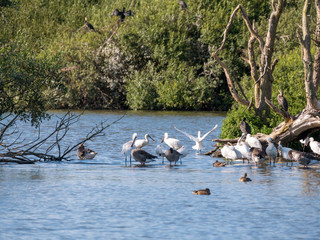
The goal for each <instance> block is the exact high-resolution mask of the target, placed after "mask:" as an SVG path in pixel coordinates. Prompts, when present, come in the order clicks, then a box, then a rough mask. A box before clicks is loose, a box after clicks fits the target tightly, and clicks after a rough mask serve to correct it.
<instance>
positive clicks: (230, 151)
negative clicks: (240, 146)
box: [221, 144, 242, 160]
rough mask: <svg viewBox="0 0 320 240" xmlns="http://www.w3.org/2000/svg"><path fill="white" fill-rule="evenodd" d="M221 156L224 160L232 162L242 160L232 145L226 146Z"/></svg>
mask: <svg viewBox="0 0 320 240" xmlns="http://www.w3.org/2000/svg"><path fill="white" fill-rule="evenodd" d="M221 154H222V156H223V157H224V158H226V159H231V160H236V159H239V158H241V156H242V155H241V153H240V152H239V151H238V150H237V149H235V147H234V146H231V145H228V144H226V145H224V146H223V148H222V149H221Z"/></svg>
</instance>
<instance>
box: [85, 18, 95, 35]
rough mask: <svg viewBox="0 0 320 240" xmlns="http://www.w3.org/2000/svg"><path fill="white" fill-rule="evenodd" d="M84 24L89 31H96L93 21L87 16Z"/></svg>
mask: <svg viewBox="0 0 320 240" xmlns="http://www.w3.org/2000/svg"><path fill="white" fill-rule="evenodd" d="M84 24H85V25H86V27H87V29H88V31H94V32H95V31H96V30H95V29H94V27H93V26H92V24H91V23H89V22H88V19H87V17H85V18H84Z"/></svg>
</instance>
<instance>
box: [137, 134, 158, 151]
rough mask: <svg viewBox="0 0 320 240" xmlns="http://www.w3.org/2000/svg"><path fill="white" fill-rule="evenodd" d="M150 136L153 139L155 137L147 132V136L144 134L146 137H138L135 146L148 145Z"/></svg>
mask: <svg viewBox="0 0 320 240" xmlns="http://www.w3.org/2000/svg"><path fill="white" fill-rule="evenodd" d="M149 138H150V139H151V140H152V141H154V140H153V138H152V137H151V136H150V135H149V134H148V133H147V134H146V135H145V136H144V139H137V140H136V141H135V142H134V146H135V147H136V148H143V147H144V146H146V145H148V144H149Z"/></svg>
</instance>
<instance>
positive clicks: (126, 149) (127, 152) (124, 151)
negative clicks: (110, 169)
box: [121, 133, 138, 162]
mask: <svg viewBox="0 0 320 240" xmlns="http://www.w3.org/2000/svg"><path fill="white" fill-rule="evenodd" d="M137 135H138V134H137V133H134V134H132V140H131V141H128V142H126V143H125V144H123V145H122V151H121V154H123V155H124V157H125V162H127V157H128V156H130V162H131V154H130V153H131V149H132V143H133V141H134V139H136V137H137Z"/></svg>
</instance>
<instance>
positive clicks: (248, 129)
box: [239, 117, 251, 142]
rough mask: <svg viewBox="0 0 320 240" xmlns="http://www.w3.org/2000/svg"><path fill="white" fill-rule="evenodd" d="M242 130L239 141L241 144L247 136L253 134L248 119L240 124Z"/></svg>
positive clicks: (244, 119)
mask: <svg viewBox="0 0 320 240" xmlns="http://www.w3.org/2000/svg"><path fill="white" fill-rule="evenodd" d="M240 130H241V132H242V135H241V138H240V139H239V142H240V141H241V140H242V138H244V137H245V136H247V134H251V127H250V125H249V124H248V123H247V122H246V118H245V117H244V118H243V120H242V122H241V123H240Z"/></svg>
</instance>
